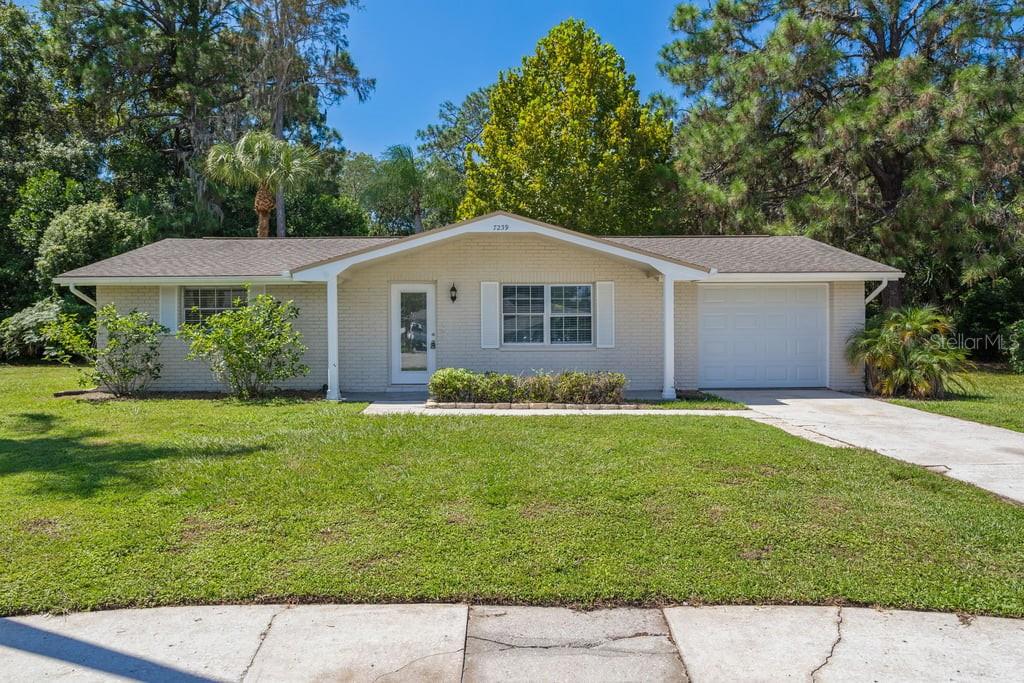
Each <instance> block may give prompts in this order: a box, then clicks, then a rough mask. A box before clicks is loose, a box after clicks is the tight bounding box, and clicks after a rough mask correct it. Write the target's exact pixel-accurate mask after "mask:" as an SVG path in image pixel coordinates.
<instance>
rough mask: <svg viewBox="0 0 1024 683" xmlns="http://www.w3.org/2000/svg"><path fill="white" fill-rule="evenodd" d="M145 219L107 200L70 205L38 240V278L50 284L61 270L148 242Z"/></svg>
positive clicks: (41, 282) (42, 282)
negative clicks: (114, 205)
mask: <svg viewBox="0 0 1024 683" xmlns="http://www.w3.org/2000/svg"><path fill="white" fill-rule="evenodd" d="M148 238H149V228H148V224H147V222H146V221H144V220H142V219H140V218H138V217H137V216H133V215H132V214H130V213H125V212H124V211H118V210H117V209H116V208H114V207H113V205H111V204H108V203H105V202H92V203H88V204H78V205H75V206H72V207H70V208H68V209H67V210H66V211H64V212H63V213H61V214H59V215H58V216H57V217H56V218H54V219H53V220H52V221H51V222H50V224H49V225H48V226H47V228H46V231H45V232H44V233H43V237H42V239H41V240H40V242H39V257H38V258H37V259H36V277H38V278H39V282H40V284H42V285H43V286H44V287H49V286H50V282H51V280H52V279H53V278H54V277H55V276H57V275H60V274H61V273H63V272H65V271H67V270H72V269H74V268H79V267H81V266H84V265H86V264H89V263H92V262H94V261H99V260H102V259H105V258H108V257H110V256H115V255H117V254H121V253H124V252H126V251H129V250H131V249H134V248H136V247H140V246H142V245H143V244H145V243H146V242H147V241H148Z"/></svg>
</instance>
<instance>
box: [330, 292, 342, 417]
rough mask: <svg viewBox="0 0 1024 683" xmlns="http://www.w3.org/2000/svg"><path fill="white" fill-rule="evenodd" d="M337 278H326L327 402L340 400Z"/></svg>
mask: <svg viewBox="0 0 1024 683" xmlns="http://www.w3.org/2000/svg"><path fill="white" fill-rule="evenodd" d="M338 375H339V373H338V276H337V275H328V276H327V400H328V401H337V400H338V399H339V398H341V391H340V388H339V387H340V382H339V381H338V379H339V377H338Z"/></svg>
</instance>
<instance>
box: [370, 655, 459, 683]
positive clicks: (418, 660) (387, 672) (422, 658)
mask: <svg viewBox="0 0 1024 683" xmlns="http://www.w3.org/2000/svg"><path fill="white" fill-rule="evenodd" d="M463 651H464V649H463V648H460V649H458V650H451V651H449V652H433V653H431V654H429V655H423V656H422V657H417V658H416V659H413V660H411V661H408V662H406V663H405V664H403V665H402V666H400V667H398V668H397V669H395V670H394V671H386V672H384V673H382V674H381V675H379V676H377V677H376V678H374V679H373V680H374V683H376V682H377V681H379V680H380V679H382V678H385V677H386V676H394V675H395V674H397V673H398V672H399V671H402V670H403V669H407V668H409V667H410V666H412V665H413V664H415V663H417V662H422V661H423V660H424V659H430V658H431V657H441V656H444V655H455V654H458V653H460V652H463ZM462 668H463V671H465V668H466V666H465V663H463V666H462Z"/></svg>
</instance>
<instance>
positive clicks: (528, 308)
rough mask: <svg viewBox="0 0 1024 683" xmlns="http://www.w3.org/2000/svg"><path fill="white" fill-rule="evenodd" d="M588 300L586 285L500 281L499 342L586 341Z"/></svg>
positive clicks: (588, 337) (590, 330)
mask: <svg viewBox="0 0 1024 683" xmlns="http://www.w3.org/2000/svg"><path fill="white" fill-rule="evenodd" d="M591 300H592V290H591V286H590V285H504V286H502V288H501V313H502V342H503V343H505V344H545V343H546V344H590V343H591V342H592V341H593V325H592V319H593V307H592V304H591Z"/></svg>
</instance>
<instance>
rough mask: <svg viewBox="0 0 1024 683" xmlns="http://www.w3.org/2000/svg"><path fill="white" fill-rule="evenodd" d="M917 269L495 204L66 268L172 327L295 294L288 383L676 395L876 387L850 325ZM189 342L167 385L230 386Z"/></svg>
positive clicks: (124, 307) (791, 240) (331, 391)
mask: <svg viewBox="0 0 1024 683" xmlns="http://www.w3.org/2000/svg"><path fill="white" fill-rule="evenodd" d="M902 276H903V274H902V273H901V272H899V271H898V270H895V269H893V268H890V267H888V266H885V265H882V264H880V263H876V262H874V261H871V260H869V259H866V258H863V257H860V256H857V255H855V254H851V253H849V252H846V251H843V250H841V249H837V248H835V247H831V246H829V245H826V244H823V243H820V242H816V241H814V240H811V239H808V238H806V237H796V236H735V237H694V236H686V237H682V236H680V237H594V236H591V235H586V234H582V233H579V232H574V231H571V230H566V229H564V228H560V227H557V226H554V225H549V224H546V223H541V222H538V221H534V220H530V219H528V218H523V217H521V216H516V215H513V214H509V213H505V212H497V213H492V214H488V215H486V216H480V217H478V218H474V219H471V220H467V221H463V222H461V223H456V224H454V225H450V226H447V227H444V228H438V229H436V230H430V231H428V232H424V233H420V234H417V235H413V236H410V237H404V238H386V237H337V238H287V239H262V240H260V239H221V238H206V239H165V240H163V241H160V242H156V243H154V244H150V245H147V246H144V247H142V248H139V249H136V250H134V251H130V252H128V253H125V254H121V255H119V256H115V257H113V258H109V259H106V260H104V261H99V262H97V263H93V264H91V265H88V266H85V267H83V268H79V269H77V270H72V271H70V272H67V273H64V274H62V275H61V276H60V277H58V278H56V280H55V282H56V283H58V284H61V285H67V286H69V287H71V288H72V291H74V292H76V293H77V294H79V295H80V296H83V297H84V298H86V299H87V300H90V301H91V299H90V298H89V297H88V296H86V295H85V294H83V293H82V292H81V290H79V289H78V288H79V287H83V286H93V287H96V297H95V302H94V303H95V304H98V305H104V304H108V303H113V304H115V305H116V306H117V308H118V310H120V311H129V310H132V309H137V310H140V311H146V312H148V313H150V314H151V315H152V316H153V317H154V318H155V319H158V320H160V322H161V323H163V324H164V325H165V326H166V327H168V328H169V329H170V330H171V331H172V332H173V331H174V330H175V329H176V328H177V326H178V325H179V324H180V323H181V322H182V321H186V320H195V319H201V318H202V316H205V315H209V314H211V313H214V312H216V311H218V310H222V309H224V308H225V307H227V306H230V305H231V302H232V300H233V299H235V298H236V297H238V296H240V295H244V291H245V290H244V286H245V285H249V286H250V292H251V293H260V292H266V293H268V294H272V295H273V296H275V297H278V298H280V299H291V300H294V301H295V303H296V304H297V306H298V307H299V309H300V311H301V313H300V316H299V318H298V319H297V321H296V326H297V327H298V329H299V330H301V332H302V334H303V337H304V342H305V343H306V344H307V345H308V347H309V350H308V351H307V353H306V357H305V362H306V363H307V364H308V365H309V366H310V368H311V372H310V373H309V375H308V376H306V377H302V378H296V379H294V380H291V381H289V382H287V383H285V384H284V385H283V386H285V387H288V388H306V389H315V388H320V387H325V389H326V392H327V397H328V398H331V399H335V398H338V397H339V396H340V395H341V394H342V393H343V392H361V391H402V390H411V389H418V390H422V388H423V386H424V385H425V384H426V382H427V379H428V378H429V377H430V374H431V373H432V372H433V371H434V370H435V369H436V368H441V367H465V368H470V369H474V370H481V371H488V370H491V371H501V372H511V373H523V372H530V371H531V370H538V369H543V370H562V369H579V370H613V371H618V372H623V373H625V374H626V376H627V377H628V378H629V382H630V384H629V389H630V391H631V392H633V393H639V392H659V393H660V394H661V395H662V396H665V397H669V396H675V392H676V390H677V389H697V388H716V387H831V388H833V389H839V390H861V389H862V388H863V379H862V377H863V369H862V368H860V367H853V366H851V365H850V364H849V363H848V362H847V360H846V357H845V353H844V345H845V342H846V339H847V338H848V336H849V335H850V334H851V333H852V332H854V331H856V330H857V329H859V328H861V327H862V326H863V324H864V308H865V305H866V303H867V302H868V301H870V299H871V298H873V297H874V296H876V295H877V294H878V293H879V292H880V291H881V290H882V288H883V287H884V286H885V285H886V284H887V283H888V282H890V281H893V280H896V279H899V278H900V277H902ZM865 283H872V285H873V291H871V293H870V294H868V296H867V297H865V293H866V292H867V287H866V286H865ZM875 283H878V284H877V286H874V284H875ZM185 353H186V347H185V344H184V342H182V341H181V340H179V339H176V338H174V337H168V338H167V339H166V340H164V342H163V343H162V348H161V358H162V360H163V363H164V370H163V375H162V377H161V378H160V379H159V380H158V381H157V383H156V384H155V385H154V388H156V389H162V390H204V389H215V388H218V385H216V383H215V381H214V379H213V378H212V376H211V374H210V372H209V370H208V369H207V367H206V366H205V365H204V364H203V363H201V362H197V361H186V360H185V359H184V357H185Z"/></svg>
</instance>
